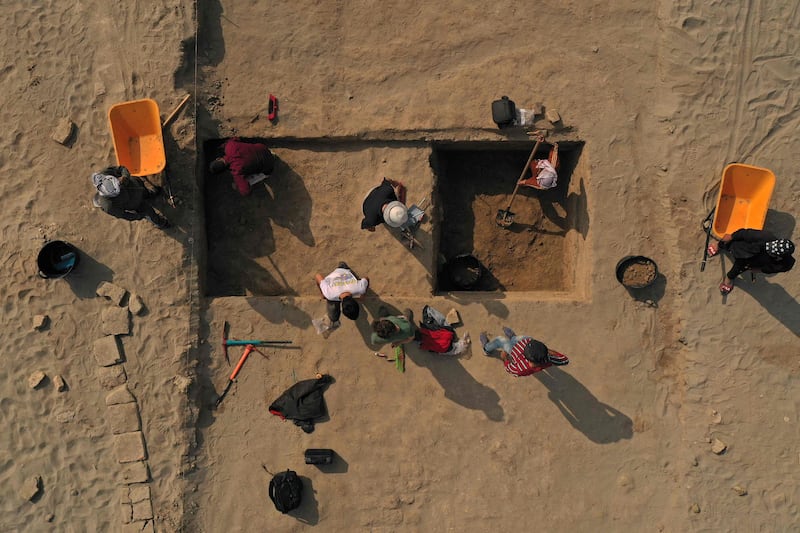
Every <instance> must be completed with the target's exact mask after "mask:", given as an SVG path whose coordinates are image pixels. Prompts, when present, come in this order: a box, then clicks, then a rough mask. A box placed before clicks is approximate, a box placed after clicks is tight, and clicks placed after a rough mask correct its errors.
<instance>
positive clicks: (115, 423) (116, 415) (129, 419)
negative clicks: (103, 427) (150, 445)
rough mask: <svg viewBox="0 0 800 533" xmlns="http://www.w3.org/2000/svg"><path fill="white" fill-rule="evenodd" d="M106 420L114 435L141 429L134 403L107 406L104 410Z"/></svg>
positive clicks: (137, 410)
mask: <svg viewBox="0 0 800 533" xmlns="http://www.w3.org/2000/svg"><path fill="white" fill-rule="evenodd" d="M106 420H108V424H109V426H110V427H111V433H113V434H114V435H118V434H120V433H130V432H132V431H139V430H140V429H142V425H141V420H140V419H139V406H138V405H136V403H135V402H134V403H121V404H117V405H109V406H108V409H107V410H106Z"/></svg>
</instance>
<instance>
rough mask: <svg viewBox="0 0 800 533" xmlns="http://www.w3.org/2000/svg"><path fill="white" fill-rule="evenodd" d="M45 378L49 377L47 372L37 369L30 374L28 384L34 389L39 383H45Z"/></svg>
mask: <svg viewBox="0 0 800 533" xmlns="http://www.w3.org/2000/svg"><path fill="white" fill-rule="evenodd" d="M45 379H47V374H45V373H44V372H42V371H41V370H37V371H36V372H34V373H33V374H31V375H30V376H28V386H29V387H30V388H32V389H35V388H37V387H38V386H39V385H41V384H42V383H44V380H45Z"/></svg>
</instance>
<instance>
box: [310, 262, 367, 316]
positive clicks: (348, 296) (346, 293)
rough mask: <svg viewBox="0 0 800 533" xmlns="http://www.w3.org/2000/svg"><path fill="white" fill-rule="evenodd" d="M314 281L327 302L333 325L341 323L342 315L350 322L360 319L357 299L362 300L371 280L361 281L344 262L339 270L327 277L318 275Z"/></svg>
mask: <svg viewBox="0 0 800 533" xmlns="http://www.w3.org/2000/svg"><path fill="white" fill-rule="evenodd" d="M314 279H316V281H317V287H319V292H320V293H321V294H322V297H323V298H325V301H326V302H327V310H328V318H329V319H330V321H331V324H337V323H338V322H339V316H340V314H343V315H344V316H346V317H347V318H349V319H350V320H356V319H358V315H359V306H358V302H357V301H356V300H355V299H356V298H360V297H361V296H363V295H364V293H365V292H367V289H368V288H369V278H366V277H365V278H361V279H359V278H358V276H356V275H355V273H354V272H353V271H352V270H350V267H349V266H347V263H345V262H344V261H343V262H341V263H339V266H338V268H336V270H334V271H333V272H331V273H330V274H328V275H327V276H325V277H324V278H323V277H322V275H321V274H316V275H315V276H314Z"/></svg>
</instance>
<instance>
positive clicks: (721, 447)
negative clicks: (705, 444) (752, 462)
mask: <svg viewBox="0 0 800 533" xmlns="http://www.w3.org/2000/svg"><path fill="white" fill-rule="evenodd" d="M727 449H728V445H727V444H725V443H724V442H722V441H721V440H719V439H714V441H713V442H712V443H711V451H712V452H714V453H715V454H717V455H722V454H723V453H724V452H725V450H727Z"/></svg>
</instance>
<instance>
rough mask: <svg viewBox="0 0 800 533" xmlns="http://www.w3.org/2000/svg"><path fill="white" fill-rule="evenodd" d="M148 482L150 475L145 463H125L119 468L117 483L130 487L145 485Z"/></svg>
mask: <svg viewBox="0 0 800 533" xmlns="http://www.w3.org/2000/svg"><path fill="white" fill-rule="evenodd" d="M149 480H150V473H149V472H148V469H147V463H145V462H142V461H137V462H134V463H126V464H124V465H122V466H121V467H120V471H119V481H120V483H122V484H123V485H130V484H132V483H147V482H148V481H149Z"/></svg>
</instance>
